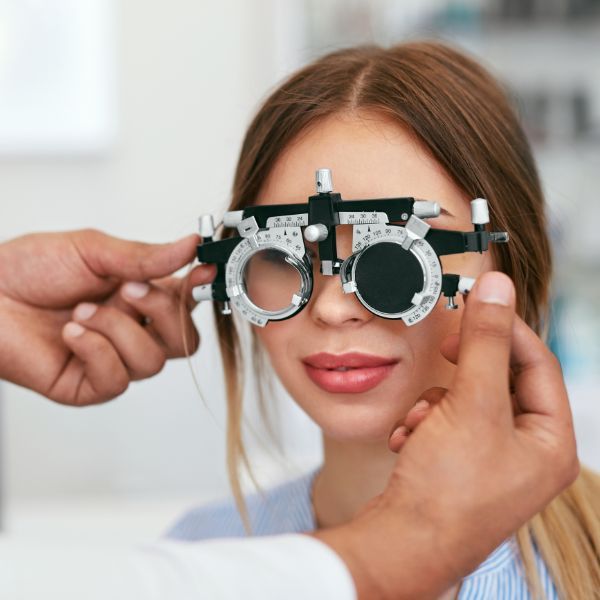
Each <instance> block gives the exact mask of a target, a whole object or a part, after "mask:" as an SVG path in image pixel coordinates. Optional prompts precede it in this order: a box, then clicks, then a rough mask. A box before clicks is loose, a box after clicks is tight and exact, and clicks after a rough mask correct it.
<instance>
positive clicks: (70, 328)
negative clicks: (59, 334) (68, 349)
mask: <svg viewBox="0 0 600 600" xmlns="http://www.w3.org/2000/svg"><path fill="white" fill-rule="evenodd" d="M64 332H65V335H66V336H68V337H79V336H81V335H83V334H84V333H85V327H82V326H81V325H80V324H79V323H73V321H71V322H70V323H67V324H66V325H65V329H64Z"/></svg>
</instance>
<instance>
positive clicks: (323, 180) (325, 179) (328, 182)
mask: <svg viewBox="0 0 600 600" xmlns="http://www.w3.org/2000/svg"><path fill="white" fill-rule="evenodd" d="M316 178H317V193H318V194H325V193H327V192H333V179H332V178H331V170H330V169H319V170H318V171H317V173H316Z"/></svg>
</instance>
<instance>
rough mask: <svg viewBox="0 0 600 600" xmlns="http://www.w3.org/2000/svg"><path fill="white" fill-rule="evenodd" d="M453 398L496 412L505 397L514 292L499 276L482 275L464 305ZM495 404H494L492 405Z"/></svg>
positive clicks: (512, 286) (506, 281)
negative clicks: (495, 409)
mask: <svg viewBox="0 0 600 600" xmlns="http://www.w3.org/2000/svg"><path fill="white" fill-rule="evenodd" d="M464 311H465V312H464V314H463V318H462V322H461V331H460V342H459V357H458V365H457V372H456V379H455V383H454V385H453V389H452V392H453V398H454V399H455V401H456V400H458V401H461V402H463V403H469V402H475V403H477V404H481V405H482V406H483V407H485V408H489V409H493V408H500V406H501V405H500V404H499V403H500V402H502V406H504V402H503V400H505V399H506V396H507V395H508V368H509V357H510V348H511V341H512V327H513V322H514V316H515V288H514V285H513V283H512V281H511V280H510V279H509V277H508V276H507V275H505V274H503V273H500V272H487V273H484V274H482V275H481V276H480V277H479V279H478V280H477V281H476V282H475V285H474V286H473V289H472V291H471V292H470V294H469V302H468V304H465V307H464ZM494 401H496V402H494Z"/></svg>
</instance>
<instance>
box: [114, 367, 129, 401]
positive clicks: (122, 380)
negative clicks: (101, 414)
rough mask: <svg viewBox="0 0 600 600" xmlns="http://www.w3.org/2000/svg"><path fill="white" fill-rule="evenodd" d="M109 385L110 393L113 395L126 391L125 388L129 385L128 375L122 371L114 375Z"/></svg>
mask: <svg viewBox="0 0 600 600" xmlns="http://www.w3.org/2000/svg"><path fill="white" fill-rule="evenodd" d="M111 387H112V389H111V394H112V395H113V396H120V395H121V394H123V393H124V392H125V391H127V388H128V387H129V377H128V376H127V375H126V374H125V373H123V374H122V375H120V376H116V377H115V378H114V379H113V380H112V386H111Z"/></svg>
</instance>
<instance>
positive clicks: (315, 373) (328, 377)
mask: <svg viewBox="0 0 600 600" xmlns="http://www.w3.org/2000/svg"><path fill="white" fill-rule="evenodd" d="M303 363H304V367H305V369H306V373H307V374H308V376H309V377H310V379H311V380H312V381H313V382H314V383H315V384H316V385H318V386H319V387H320V388H321V389H323V390H325V391H327V392H331V393H347V394H348V393H350V394H352V393H354V394H358V393H362V392H366V391H368V390H370V389H372V388H374V387H375V386H376V385H379V383H381V382H382V381H383V380H384V379H385V378H386V377H387V376H388V375H389V374H390V373H391V372H392V370H393V368H394V366H395V365H396V364H397V363H398V360H397V359H390V358H385V357H380V356H373V355H366V354H359V353H356V352H353V353H349V354H341V355H334V354H327V353H323V352H322V353H320V354H314V355H311V356H308V357H306V358H305V359H303ZM340 368H342V369H347V370H336V369H340Z"/></svg>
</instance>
